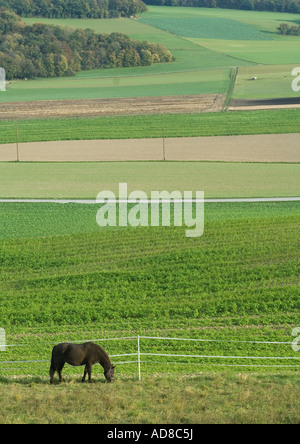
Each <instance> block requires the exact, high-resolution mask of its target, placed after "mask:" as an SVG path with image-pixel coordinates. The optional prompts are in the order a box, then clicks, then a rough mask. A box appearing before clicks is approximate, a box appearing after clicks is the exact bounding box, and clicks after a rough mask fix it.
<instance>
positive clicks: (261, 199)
mask: <svg viewBox="0 0 300 444" xmlns="http://www.w3.org/2000/svg"><path fill="white" fill-rule="evenodd" d="M298 201H300V196H299V197H237V198H219V199H218V198H207V199H204V203H247V202H254V203H259V202H298ZM164 202H165V203H169V202H170V203H176V202H177V203H179V202H190V203H196V202H203V201H202V199H175V200H174V199H164V200H151V199H147V200H146V199H143V200H139V203H148V204H151V203H164ZM0 203H12V204H13V203H28V204H33V203H36V204H38V203H51V204H55V203H56V204H71V203H74V204H84V205H97V204H99V203H100V204H101V203H133V204H135V203H137V200H136V199H127V200H122V199H108V200H107V199H103V202H102V201H99V200H96V199H0ZM101 340H102V339H101Z"/></svg>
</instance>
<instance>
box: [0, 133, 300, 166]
mask: <svg viewBox="0 0 300 444" xmlns="http://www.w3.org/2000/svg"><path fill="white" fill-rule="evenodd" d="M16 151H17V150H16V145H15V144H7V145H0V161H15V160H16ZM164 153H165V159H166V160H171V161H172V160H174V161H222V162H300V134H266V135H246V136H218V137H184V138H168V139H132V140H79V141H62V142H61V141H60V142H35V143H21V144H19V157H20V161H28V162H78V161H79V162H80V161H82V162H97V161H139V160H140V161H147V160H162V159H163V157H164Z"/></svg>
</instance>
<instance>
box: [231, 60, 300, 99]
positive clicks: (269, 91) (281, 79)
mask: <svg viewBox="0 0 300 444" xmlns="http://www.w3.org/2000/svg"><path fill="white" fill-rule="evenodd" d="M294 67H295V66H294V65H275V66H274V65H271V66H256V67H255V68H254V67H252V68H249V67H243V68H240V69H239V72H238V76H237V79H236V83H235V88H234V91H233V95H232V97H233V98H234V99H261V98H266V97H269V98H272V97H274V98H276V97H299V92H294V91H293V90H292V87H291V85H292V81H293V80H294V78H295V77H294V76H292V70H293V69H294ZM254 76H255V77H257V80H256V81H252V80H251V79H252V77H254Z"/></svg>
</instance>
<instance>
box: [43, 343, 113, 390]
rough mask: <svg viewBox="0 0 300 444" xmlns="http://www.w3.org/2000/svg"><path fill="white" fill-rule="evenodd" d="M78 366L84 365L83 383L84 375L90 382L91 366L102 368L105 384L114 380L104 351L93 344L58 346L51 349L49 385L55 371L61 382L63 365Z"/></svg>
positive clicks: (51, 382)
mask: <svg viewBox="0 0 300 444" xmlns="http://www.w3.org/2000/svg"><path fill="white" fill-rule="evenodd" d="M66 362H67V363H68V364H70V365H74V366H79V365H85V370H84V374H83V378H82V382H84V381H85V378H86V375H87V374H88V375H89V382H92V379H91V376H92V366H93V365H94V364H97V363H99V364H101V365H102V367H103V368H104V376H105V378H106V381H107V382H112V381H113V380H114V373H115V366H114V365H113V364H112V363H111V361H110V359H109V356H108V354H107V353H106V351H105V350H104V349H103V348H102V347H100V346H99V345H97V344H94V343H93V342H86V343H85V344H69V343H63V344H58V345H56V346H55V347H54V348H53V351H52V360H51V367H50V384H53V376H54V373H55V372H56V371H57V372H58V376H59V382H62V374H61V372H62V369H63V368H64V365H65V363H66Z"/></svg>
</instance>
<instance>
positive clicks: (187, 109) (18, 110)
mask: <svg viewBox="0 0 300 444" xmlns="http://www.w3.org/2000/svg"><path fill="white" fill-rule="evenodd" d="M225 98H226V96H225V94H203V95H195V96H165V97H134V98H118V99H90V100H62V101H60V100H53V101H37V102H11V103H10V102H6V103H1V108H0V120H12V119H18V120H20V119H39V118H41V119H47V118H59V117H93V116H118V115H120V116H121V115H138V114H172V113H173V114H175V113H199V112H217V111H221V110H222V109H223V106H224V102H225Z"/></svg>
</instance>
